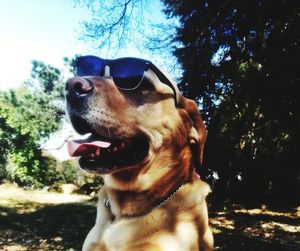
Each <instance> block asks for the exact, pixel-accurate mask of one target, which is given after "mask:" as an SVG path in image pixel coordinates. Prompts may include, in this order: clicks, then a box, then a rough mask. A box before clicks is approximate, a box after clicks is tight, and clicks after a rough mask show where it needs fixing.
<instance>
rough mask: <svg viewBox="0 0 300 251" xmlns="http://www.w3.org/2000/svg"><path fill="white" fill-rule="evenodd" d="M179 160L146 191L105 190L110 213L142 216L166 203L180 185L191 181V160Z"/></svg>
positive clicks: (121, 215) (119, 215)
mask: <svg viewBox="0 0 300 251" xmlns="http://www.w3.org/2000/svg"><path fill="white" fill-rule="evenodd" d="M180 160H181V161H180V162H179V163H178V167H173V168H170V171H169V172H167V173H166V174H165V175H164V177H163V178H162V179H159V180H158V181H157V182H156V183H154V184H153V185H152V186H151V188H149V189H147V190H144V191H120V190H116V189H112V188H106V193H107V201H106V204H107V206H109V207H110V210H111V212H112V213H113V214H114V215H115V216H116V217H119V218H122V217H136V216H142V215H145V214H147V213H149V212H151V211H152V210H153V209H155V208H157V207H159V206H160V205H162V204H164V203H165V202H166V201H168V200H169V199H170V198H171V197H172V196H173V195H174V194H175V193H176V192H177V191H178V190H179V189H180V188H181V186H182V185H184V184H186V183H188V182H190V181H191V180H192V179H193V175H194V174H193V173H194V172H193V168H192V166H191V163H192V162H191V159H190V158H180ZM175 171H176V172H175Z"/></svg>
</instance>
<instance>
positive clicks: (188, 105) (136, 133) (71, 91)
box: [66, 56, 213, 251]
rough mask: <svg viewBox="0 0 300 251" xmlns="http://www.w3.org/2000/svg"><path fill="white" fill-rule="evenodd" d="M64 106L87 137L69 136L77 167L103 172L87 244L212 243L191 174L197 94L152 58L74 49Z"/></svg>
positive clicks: (165, 249) (110, 248)
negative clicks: (185, 90)
mask: <svg viewBox="0 0 300 251" xmlns="http://www.w3.org/2000/svg"><path fill="white" fill-rule="evenodd" d="M76 66H77V68H76V69H77V76H76V77H74V78H71V79H69V80H68V81H67V85H66V99H67V111H68V114H69V118H70V120H71V122H72V124H73V127H74V128H75V130H76V131H77V132H79V133H80V134H85V133H89V137H87V138H86V139H84V140H77V141H76V140H75V141H70V142H68V148H69V153H70V155H71V156H80V158H79V165H80V167H81V168H82V169H84V170H87V171H89V172H93V173H96V174H100V175H103V178H104V186H103V187H102V188H101V190H100V191H99V201H98V211H97V219H96V222H95V226H94V227H93V228H92V230H91V231H90V232H89V234H88V236H87V237H86V240H85V242H84V245H83V250H84V251H88V250H89V251H91V250H101V251H102V250H103V251H104V250H105V251H106V250H107V251H129V250H130V251H132V250H138V251H146V250H147V251H149V250H151V251H153V250H157V251H158V250H159V251H177V250H178V251H188V250H189V251H190V250H206V251H207V250H213V237H212V233H211V230H210V228H209V225H208V213H207V205H206V200H205V199H206V196H207V194H208V193H209V192H210V188H209V186H208V185H207V184H206V183H205V182H203V181H201V180H200V179H199V178H198V177H197V175H195V166H197V165H199V164H200V163H201V161H202V156H203V147H204V141H205V138H206V129H205V126H204V124H203V121H202V119H201V116H200V113H199V111H198V108H197V105H196V103H195V102H194V101H192V100H189V99H187V98H184V97H183V96H182V95H181V94H180V93H179V91H178V89H177V87H176V84H175V83H174V82H173V81H172V80H171V79H170V78H169V77H168V76H167V75H166V74H164V73H163V72H162V71H161V70H160V69H159V68H157V67H156V66H155V65H154V64H152V63H151V62H150V61H147V60H143V59H138V58H121V59H116V60H104V59H101V58H98V57H95V56H84V57H79V58H78V59H77V61H76Z"/></svg>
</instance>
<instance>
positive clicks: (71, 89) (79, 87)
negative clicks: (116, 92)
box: [66, 77, 94, 98]
mask: <svg viewBox="0 0 300 251" xmlns="http://www.w3.org/2000/svg"><path fill="white" fill-rule="evenodd" d="M93 90H94V86H93V83H92V81H90V80H89V79H87V78H79V77H75V78H70V79H69V80H68V81H67V84H66V93H67V95H72V96H75V97H78V98H80V97H83V96H86V95H87V94H89V93H91V92H92V91H93Z"/></svg>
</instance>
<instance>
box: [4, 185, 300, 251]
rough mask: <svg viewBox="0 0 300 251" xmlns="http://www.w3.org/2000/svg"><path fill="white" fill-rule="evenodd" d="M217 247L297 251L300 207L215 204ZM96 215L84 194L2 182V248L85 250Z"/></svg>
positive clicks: (213, 218) (11, 250)
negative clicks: (70, 193) (28, 188)
mask: <svg viewBox="0 0 300 251" xmlns="http://www.w3.org/2000/svg"><path fill="white" fill-rule="evenodd" d="M210 214H211V217H210V218H211V226H212V229H213V232H214V238H215V246H216V250H224V251H235V250H243V251H253V250H254V251H277V250H278V251H292V250H293V251H294V250H297V249H298V248H299V246H300V227H299V226H300V220H299V218H300V208H294V209H291V210H289V211H278V210H276V211H275V210H268V209H266V208H263V209H251V210H247V209H244V208H243V207H241V206H239V205H233V206H232V205H231V206H230V208H228V207H227V208H225V209H224V208H222V209H220V208H218V209H213V208H211V209H210ZM95 216H96V208H95V202H94V201H92V200H91V198H90V197H87V196H82V195H66V194H58V193H49V192H45V191H31V190H24V189H21V188H18V187H16V186H14V185H12V184H2V185H0V250H5V251H23V250H24V251H26V250H32V251H34V250H69V251H71V250H81V246H82V243H83V241H84V238H85V236H86V234H87V233H88V231H89V230H90V229H91V227H92V226H93V223H94V220H95Z"/></svg>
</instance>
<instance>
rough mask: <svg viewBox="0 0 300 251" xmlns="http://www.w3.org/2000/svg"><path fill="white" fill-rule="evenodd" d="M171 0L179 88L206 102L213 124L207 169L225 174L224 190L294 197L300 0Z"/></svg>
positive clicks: (299, 140)
mask: <svg viewBox="0 0 300 251" xmlns="http://www.w3.org/2000/svg"><path fill="white" fill-rule="evenodd" d="M164 3H165V6H166V7H165V13H166V14H167V15H168V16H170V17H174V16H175V17H177V18H179V20H180V25H179V26H178V28H177V32H176V37H175V38H174V40H176V41H177V42H180V43H181V46H180V47H176V48H175V49H174V54H175V55H176V56H177V58H178V60H179V61H180V62H181V64H182V67H183V77H182V79H181V83H180V87H181V90H182V91H183V93H184V94H185V95H187V96H189V97H191V98H195V99H197V100H198V101H199V103H201V105H202V108H203V109H202V110H203V115H204V117H205V120H206V122H207V124H208V130H209V138H208V144H207V148H206V153H207V158H206V163H205V168H206V170H207V169H211V170H212V171H216V172H217V174H218V176H219V178H220V179H219V180H218V181H217V187H216V190H217V192H218V195H219V196H220V197H221V198H223V197H224V196H230V197H233V198H236V199H241V198H247V200H248V201H251V200H252V201H256V202H260V201H262V200H265V199H266V198H267V197H269V198H271V197H270V196H273V199H277V200H278V201H282V200H285V201H287V200H289V199H292V198H295V197H294V196H293V192H291V191H297V189H299V180H297V179H298V175H299V168H298V164H296V163H299V152H300V151H299V150H300V149H299V145H300V137H299V128H300V110H299V95H300V88H299V77H300V76H299V74H300V69H299V64H298V57H299V52H300V51H299V42H300V41H299V40H300V36H299V32H298V31H299V28H300V23H299V11H300V3H299V1H293V0H290V1H286V0H278V1H272V0H256V1H250V0H244V1H236V0H227V1H196V0H190V1H173V0H165V1H164ZM216 154H218V158H215V157H214V156H215V155H216ZM206 174H207V173H206ZM297 183H298V185H297ZM254 184H255V185H254ZM298 191H299V190H298ZM289 195H290V196H289Z"/></svg>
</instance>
